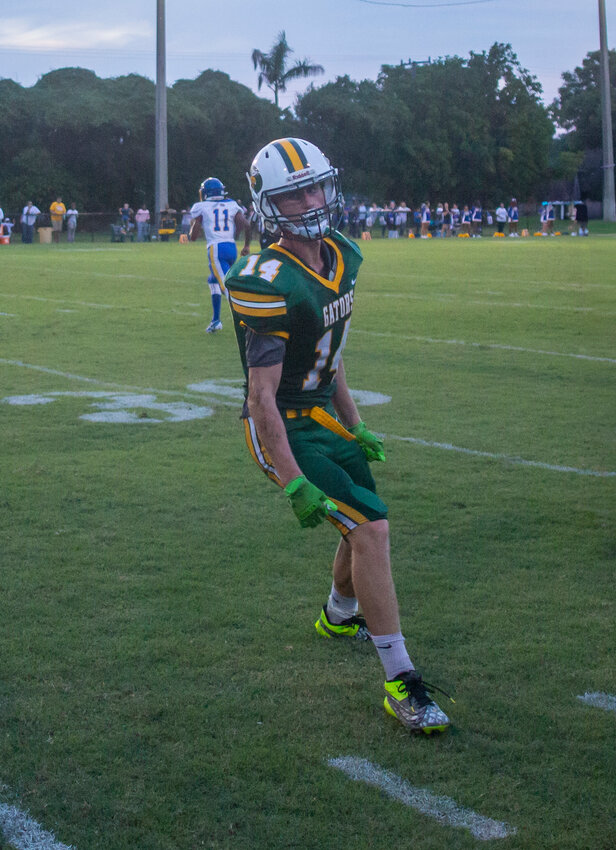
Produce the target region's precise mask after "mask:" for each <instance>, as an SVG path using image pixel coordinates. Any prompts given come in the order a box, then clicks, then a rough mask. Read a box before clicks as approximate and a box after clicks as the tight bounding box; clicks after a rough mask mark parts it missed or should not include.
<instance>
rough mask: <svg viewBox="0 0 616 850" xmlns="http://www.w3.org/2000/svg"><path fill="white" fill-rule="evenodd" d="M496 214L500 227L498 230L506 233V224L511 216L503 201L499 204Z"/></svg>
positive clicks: (498, 226)
mask: <svg viewBox="0 0 616 850" xmlns="http://www.w3.org/2000/svg"><path fill="white" fill-rule="evenodd" d="M494 214H495V216H496V227H497V228H498V232H499V233H504V232H505V224H506V223H507V219H508V218H509V216H508V215H507V210H506V209H505V205H504V204H503V202H502V201H501V202H500V204H499V205H498V206H497V208H496V212H495V213H494Z"/></svg>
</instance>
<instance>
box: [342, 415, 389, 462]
mask: <svg viewBox="0 0 616 850" xmlns="http://www.w3.org/2000/svg"><path fill="white" fill-rule="evenodd" d="M348 430H349V431H350V432H351V434H353V436H354V437H355V439H356V440H357V442H358V443H359V445H360V446H361V450H362V451H363V453H364V454H365V455H366V459H367V460H381V461H384V460H385V452H384V451H383V440H381V439H380V437H377V436H376V434H373V433H372V431H369V430H368V429H367V428H366V424H365V422H358V423H357V425H353V427H352V428H349V429H348Z"/></svg>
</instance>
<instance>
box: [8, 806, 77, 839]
mask: <svg viewBox="0 0 616 850" xmlns="http://www.w3.org/2000/svg"><path fill="white" fill-rule="evenodd" d="M2 835H4V840H5V841H9V842H10V843H11V844H12V845H13V847H15V848H16V850H72V845H70V844H62V843H61V842H60V841H57V840H56V837H55V835H54V834H53V833H52V832H47V831H46V830H44V829H43V828H42V827H41V826H40V825H39V824H38V823H37V822H36V821H35V820H32V818H31V817H30V815H28V814H26V812H22V811H21V810H20V809H18V808H16V807H15V806H9V805H7V804H6V803H0V837H1V836H2Z"/></svg>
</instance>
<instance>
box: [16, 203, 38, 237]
mask: <svg viewBox="0 0 616 850" xmlns="http://www.w3.org/2000/svg"><path fill="white" fill-rule="evenodd" d="M40 214H41V211H40V209H39V208H38V207H35V206H34V204H33V203H32V201H28V203H27V204H26V206H25V207H24V208H23V211H22V213H21V219H20V221H21V241H22V242H24V243H25V244H26V245H31V244H32V240H33V238H34V225H35V224H36V217H37V215H40Z"/></svg>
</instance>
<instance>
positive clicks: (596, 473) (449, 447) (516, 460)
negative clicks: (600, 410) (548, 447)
mask: <svg viewBox="0 0 616 850" xmlns="http://www.w3.org/2000/svg"><path fill="white" fill-rule="evenodd" d="M380 436H381V437H383V438H384V439H385V440H398V441H399V442H401V443H415V444H416V445H418V446H426V447H427V448H431V449H445V451H448V452H460V453H461V454H465V455H474V456H475V457H489V458H492V459H493V460H504V461H505V462H506V463H513V464H517V465H519V466H535V467H538V468H539V469H549V470H550V471H551V472H572V473H575V474H576V475H591V476H593V477H594V478H614V477H616V472H604V471H602V470H596V469H578V468H577V467H576V466H558V465H557V464H553V463H543V462H542V461H539V460H524V458H522V457H510V456H509V455H504V454H499V453H497V452H481V451H478V450H477V449H465V448H463V447H462V446H454V445H453V444H452V443H435V442H433V441H432V440H422V439H421V438H420V437H398V436H397V435H395V434H381V435H380Z"/></svg>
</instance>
